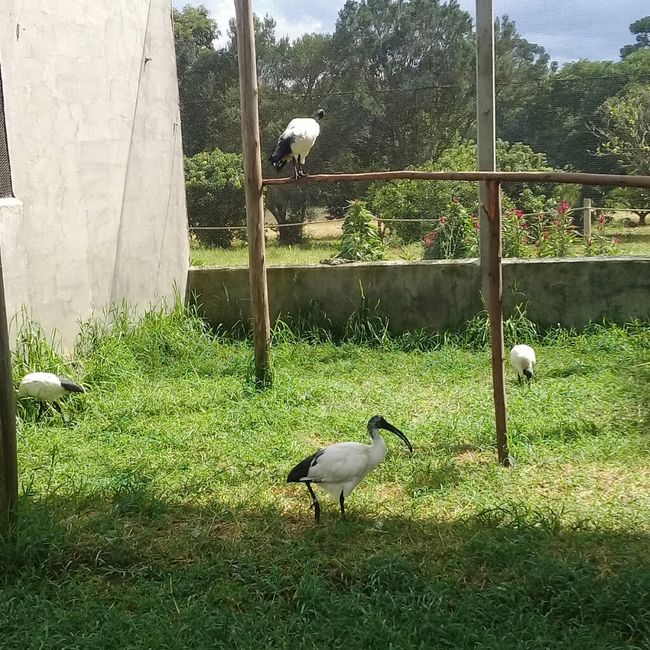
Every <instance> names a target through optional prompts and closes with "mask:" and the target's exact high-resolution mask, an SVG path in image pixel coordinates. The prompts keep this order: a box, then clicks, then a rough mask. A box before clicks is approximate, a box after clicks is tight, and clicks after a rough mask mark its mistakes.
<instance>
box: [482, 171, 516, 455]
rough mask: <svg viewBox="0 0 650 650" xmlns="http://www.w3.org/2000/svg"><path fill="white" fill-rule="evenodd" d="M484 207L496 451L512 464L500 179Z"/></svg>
mask: <svg viewBox="0 0 650 650" xmlns="http://www.w3.org/2000/svg"><path fill="white" fill-rule="evenodd" d="M486 185H487V187H486V189H487V203H486V204H485V206H484V207H485V211H486V214H487V219H488V226H489V235H490V237H489V242H488V243H489V247H488V262H489V264H488V309H489V314H490V333H491V338H492V389H493V392H494V414H495V420H496V429H497V455H498V457H499V463H501V464H502V465H503V466H504V467H510V452H509V451H508V431H507V424H506V384H505V374H504V368H503V366H504V361H505V359H504V357H505V350H504V345H503V275H502V269H501V260H502V249H501V200H500V196H499V192H500V188H499V183H498V182H496V181H487V183H486Z"/></svg>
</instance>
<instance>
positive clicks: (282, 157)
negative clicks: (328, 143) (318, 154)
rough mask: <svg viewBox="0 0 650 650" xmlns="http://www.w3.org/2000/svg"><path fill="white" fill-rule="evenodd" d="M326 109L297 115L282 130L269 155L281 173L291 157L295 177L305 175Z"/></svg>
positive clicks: (270, 160) (271, 161)
mask: <svg viewBox="0 0 650 650" xmlns="http://www.w3.org/2000/svg"><path fill="white" fill-rule="evenodd" d="M323 115H325V111H324V110H323V109H322V108H320V109H318V110H317V111H316V114H315V115H314V117H296V118H294V119H293V120H291V122H289V124H288V125H287V128H286V129H285V130H284V131H283V132H282V135H281V136H280V137H279V138H278V142H277V144H276V145H275V149H274V150H273V152H272V153H271V155H270V156H269V162H270V163H271V164H272V165H273V167H275V170H276V171H277V172H278V173H279V172H280V171H282V168H283V167H284V166H285V165H286V164H287V161H288V160H289V158H291V160H292V161H293V177H294V178H296V179H297V178H300V177H301V176H305V167H304V165H305V159H306V158H307V155H308V154H309V152H310V151H311V148H312V147H313V146H314V143H315V142H316V139H317V138H318V136H319V134H320V121H321V120H322V119H323Z"/></svg>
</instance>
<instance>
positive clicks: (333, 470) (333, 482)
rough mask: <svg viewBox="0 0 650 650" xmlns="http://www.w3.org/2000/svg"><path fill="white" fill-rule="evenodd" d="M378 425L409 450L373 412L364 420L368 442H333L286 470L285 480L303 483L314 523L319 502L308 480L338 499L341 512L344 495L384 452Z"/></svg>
mask: <svg viewBox="0 0 650 650" xmlns="http://www.w3.org/2000/svg"><path fill="white" fill-rule="evenodd" d="M380 429H386V430H387V431H391V432H392V433H394V434H395V435H396V436H397V437H398V438H400V439H401V440H402V441H403V442H404V444H405V445H406V446H407V447H408V449H409V452H410V453H411V454H412V453H413V446H412V445H411V443H410V442H409V439H408V438H407V437H406V436H405V435H404V434H403V433H402V432H401V431H400V430H399V429H398V428H397V427H394V426H393V425H392V424H390V423H389V422H387V421H386V420H385V419H384V418H383V417H382V416H381V415H375V416H374V417H372V418H370V420H369V422H368V433H369V434H370V437H371V438H372V444H370V445H364V444H363V443H360V442H337V443H336V444H334V445H330V446H329V447H325V448H324V449H320V450H319V451H317V452H316V453H315V454H312V455H311V456H308V457H307V458H305V459H304V460H303V461H301V462H299V463H298V464H297V465H296V466H295V467H294V468H293V469H292V470H291V472H289V476H288V477H287V483H304V484H305V485H306V486H307V489H308V490H309V494H310V495H311V499H312V507H313V508H314V515H315V517H316V523H318V522H319V521H320V504H319V503H318V499H317V498H316V495H315V494H314V490H313V488H312V487H311V484H312V483H317V484H318V485H320V486H321V487H322V488H323V490H325V492H327V493H328V494H329V495H330V496H331V497H332V498H333V499H336V500H338V502H339V505H340V507H341V516H343V515H345V498H346V497H347V496H348V495H349V494H350V492H352V490H354V488H355V487H356V486H357V485H358V484H359V483H360V482H361V480H362V479H363V478H364V477H365V476H366V475H367V474H368V473H369V472H370V471H372V470H373V469H375V467H377V465H379V463H381V461H382V460H384V457H385V456H386V443H385V442H384V439H383V438H382V437H381V435H379V430H380Z"/></svg>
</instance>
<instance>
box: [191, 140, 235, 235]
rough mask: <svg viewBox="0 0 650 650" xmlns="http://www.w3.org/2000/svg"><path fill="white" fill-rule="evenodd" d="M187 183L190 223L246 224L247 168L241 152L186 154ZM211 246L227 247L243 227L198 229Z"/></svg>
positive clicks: (199, 233)
mask: <svg viewBox="0 0 650 650" xmlns="http://www.w3.org/2000/svg"><path fill="white" fill-rule="evenodd" d="M185 187H186V195H187V214H188V220H189V224H190V227H196V226H198V227H206V226H209V227H213V226H217V227H221V228H223V227H226V226H243V225H244V224H245V223H246V202H245V197H244V169H243V162H242V158H241V156H240V155H239V154H234V153H224V152H222V151H220V150H219V149H215V150H214V151H203V152H201V153H198V154H196V155H195V156H192V157H191V158H185ZM194 234H195V236H196V238H197V239H198V240H199V241H200V242H201V243H203V244H205V245H208V246H220V247H227V246H229V245H230V244H231V243H232V240H233V238H234V237H235V236H236V235H239V236H240V237H245V231H244V230H243V229H241V230H239V231H238V230H236V229H230V228H225V229H223V230H195V231H194Z"/></svg>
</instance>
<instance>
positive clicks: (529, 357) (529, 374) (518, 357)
mask: <svg viewBox="0 0 650 650" xmlns="http://www.w3.org/2000/svg"><path fill="white" fill-rule="evenodd" d="M536 362H537V359H536V358H535V350H533V348H531V347H530V345H521V344H520V345H515V346H514V347H513V348H512V350H510V365H511V366H512V368H513V369H514V371H515V372H516V373H517V381H518V382H519V383H521V380H522V379H524V378H525V379H526V381H530V380H531V379H532V378H533V366H534V365H535V363H536Z"/></svg>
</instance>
